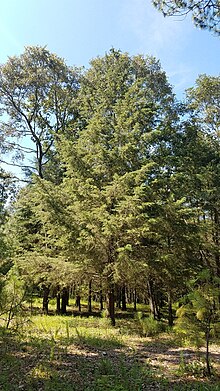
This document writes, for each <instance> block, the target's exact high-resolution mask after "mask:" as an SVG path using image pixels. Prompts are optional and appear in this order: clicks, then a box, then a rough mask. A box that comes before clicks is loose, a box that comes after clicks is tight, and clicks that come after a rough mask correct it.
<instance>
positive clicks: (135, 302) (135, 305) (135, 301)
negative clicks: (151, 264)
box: [133, 288, 137, 311]
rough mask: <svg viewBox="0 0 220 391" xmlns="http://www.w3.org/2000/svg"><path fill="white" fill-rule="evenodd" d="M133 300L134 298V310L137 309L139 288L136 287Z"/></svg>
mask: <svg viewBox="0 0 220 391" xmlns="http://www.w3.org/2000/svg"><path fill="white" fill-rule="evenodd" d="M133 300H134V311H137V289H136V288H134V293H133Z"/></svg>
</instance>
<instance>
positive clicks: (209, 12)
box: [153, 0, 220, 35]
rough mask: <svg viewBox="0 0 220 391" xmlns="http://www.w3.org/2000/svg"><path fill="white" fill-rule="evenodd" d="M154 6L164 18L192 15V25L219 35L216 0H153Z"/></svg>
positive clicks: (219, 12)
mask: <svg viewBox="0 0 220 391" xmlns="http://www.w3.org/2000/svg"><path fill="white" fill-rule="evenodd" d="M153 4H154V6H155V7H156V8H157V9H158V10H159V11H161V12H162V13H163V15H164V16H185V15H187V14H188V13H192V19H193V22H194V24H195V25H196V26H197V27H199V28H201V29H208V30H210V31H212V32H214V33H215V34H217V35H219V34H220V25H219V14H220V5H219V1H218V0H212V1H208V2H207V1H205V0H200V1H196V0H185V1H179V0H153Z"/></svg>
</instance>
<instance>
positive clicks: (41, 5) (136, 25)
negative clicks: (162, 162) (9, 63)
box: [0, 0, 220, 97]
mask: <svg viewBox="0 0 220 391" xmlns="http://www.w3.org/2000/svg"><path fill="white" fill-rule="evenodd" d="M28 45H40V46H47V48H48V49H49V50H50V51H51V52H55V53H56V54H57V55H58V56H60V57H63V58H65V60H66V61H67V63H68V64H69V65H76V66H86V67H87V66H88V64H89V60H90V59H91V58H94V57H96V56H97V55H103V54H104V53H105V52H107V51H108V50H109V49H110V48H111V47H114V48H116V49H121V50H122V51H127V52H129V53H130V54H148V55H154V56H155V57H156V58H157V59H159V60H160V61H161V64H162V67H163V69H164V70H165V71H166V73H167V74H168V77H169V80H170V83H171V84H172V85H173V86H174V87H175V91H176V93H177V95H178V96H179V97H182V96H183V92H184V90H185V89H186V88H188V87H191V86H192V85H193V84H194V82H195V80H196V78H197V76H198V75H199V74H202V73H206V74H208V75H213V76H217V75H219V62H220V61H219V60H220V39H219V38H218V37H216V36H213V35H212V34H211V33H210V32H208V31H201V30H199V29H196V28H195V27H194V26H193V24H192V22H191V18H190V17H187V18H185V19H182V20H181V19H180V18H166V19H164V17H163V16H162V15H161V14H160V13H159V12H158V11H156V10H155V9H154V7H153V5H152V4H151V0H0V63H4V62H5V61H6V60H7V57H8V56H13V55H17V54H20V53H22V52H23V49H24V46H28Z"/></svg>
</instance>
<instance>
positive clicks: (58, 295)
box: [56, 292, 60, 314]
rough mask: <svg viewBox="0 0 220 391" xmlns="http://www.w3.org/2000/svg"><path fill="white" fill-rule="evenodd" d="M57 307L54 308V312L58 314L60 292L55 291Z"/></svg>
mask: <svg viewBox="0 0 220 391" xmlns="http://www.w3.org/2000/svg"><path fill="white" fill-rule="evenodd" d="M56 299H57V308H56V313H57V314H60V292H57V297H56Z"/></svg>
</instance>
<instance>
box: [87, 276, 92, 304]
mask: <svg viewBox="0 0 220 391" xmlns="http://www.w3.org/2000/svg"><path fill="white" fill-rule="evenodd" d="M88 312H92V280H90V281H89V294H88Z"/></svg>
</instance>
